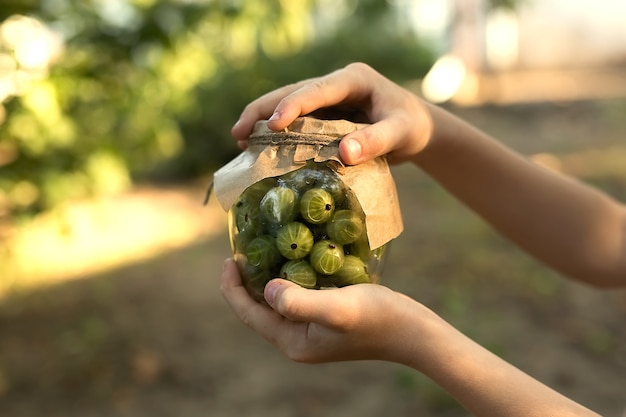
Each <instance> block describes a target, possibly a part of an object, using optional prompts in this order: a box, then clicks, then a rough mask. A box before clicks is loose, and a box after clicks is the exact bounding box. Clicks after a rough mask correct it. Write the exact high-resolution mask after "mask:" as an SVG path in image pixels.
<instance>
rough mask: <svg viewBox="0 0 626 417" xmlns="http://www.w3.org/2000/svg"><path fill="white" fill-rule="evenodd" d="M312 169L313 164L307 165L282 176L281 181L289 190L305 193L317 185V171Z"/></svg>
mask: <svg viewBox="0 0 626 417" xmlns="http://www.w3.org/2000/svg"><path fill="white" fill-rule="evenodd" d="M312 167H313V164H310V163H307V165H305V166H304V167H302V168H299V169H297V170H295V171H291V172H288V173H286V174H284V175H282V176H281V177H280V180H279V181H280V182H281V183H282V184H284V185H286V186H287V187H289V188H292V189H294V190H298V192H300V193H304V192H305V191H306V190H308V189H309V188H311V187H313V186H314V185H315V184H316V183H317V179H316V177H318V174H317V170H316V169H314V168H312Z"/></svg>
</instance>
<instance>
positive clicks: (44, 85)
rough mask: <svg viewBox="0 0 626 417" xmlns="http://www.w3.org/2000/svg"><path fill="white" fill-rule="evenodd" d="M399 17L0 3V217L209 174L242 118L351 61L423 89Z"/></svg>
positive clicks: (163, 0)
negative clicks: (264, 97)
mask: <svg viewBox="0 0 626 417" xmlns="http://www.w3.org/2000/svg"><path fill="white" fill-rule="evenodd" d="M515 3H516V0H490V2H488V3H487V4H486V5H487V6H488V7H510V6H511V5H514V4H515ZM403 4H404V3H403V2H400V1H396V2H394V1H388V0H361V1H357V0H341V1H339V0H337V1H331V0H290V1H287V0H280V1H278V0H274V1H264V0H246V1H243V0H42V1H33V0H4V1H3V5H2V8H1V9H0V24H3V25H2V26H0V29H2V30H0V216H7V215H9V216H15V215H22V214H33V213H37V212H39V211H42V210H46V209H50V208H53V207H55V206H57V205H59V204H61V203H62V202H64V201H67V200H69V199H73V198H81V197H85V196H94V195H100V194H102V193H108V192H115V191H119V190H123V189H126V188H128V187H129V186H130V185H131V184H132V183H133V182H135V181H140V180H181V179H183V180H184V179H189V178H195V177H198V176H202V175H204V174H207V173H210V172H211V171H213V170H214V169H216V168H217V167H219V166H220V165H222V164H223V163H225V162H226V161H227V160H229V159H230V158H232V157H233V156H234V155H235V154H236V152H238V151H237V149H236V148H235V145H234V142H233V141H232V139H231V138H230V133H229V131H230V127H231V125H232V124H233V123H234V121H236V119H237V117H238V115H239V113H240V112H241V110H242V109H243V107H244V106H245V105H246V104H247V103H248V102H250V101H251V100H252V99H254V98H256V97H258V96H259V95H261V94H263V93H265V92H267V91H269V90H271V89H273V88H276V87H278V86H280V85H283V84H285V83H289V82H293V81H297V80H300V79H303V78H307V77H313V76H317V75H320V74H324V73H327V72H330V71H332V70H335V69H337V68H339V67H342V66H344V65H346V64H348V63H350V62H354V61H363V62H367V63H368V64H370V65H372V66H373V67H375V68H376V69H378V70H379V71H381V72H382V73H384V74H386V75H387V76H389V77H390V78H391V79H393V80H394V81H397V82H402V81H406V80H408V79H412V78H418V77H420V76H422V75H423V74H424V73H425V72H426V71H427V69H428V68H429V67H430V65H431V63H432V61H433V59H434V56H433V53H432V52H431V51H430V49H429V46H428V45H425V44H423V43H422V42H420V39H418V38H417V36H416V34H415V31H414V30H413V28H412V27H411V24H410V22H409V21H408V20H407V17H406V15H405V14H404V13H403V9H402V7H403V6H402V5H403ZM404 6H406V4H404ZM25 16H28V18H25ZM3 22H4V23H3ZM7 22H13V23H16V22H17V23H19V24H18V25H13V29H15V27H16V26H19V25H20V24H21V26H22V31H21V32H20V31H17V32H16V31H15V30H13V32H15V33H17V35H16V34H15V33H13V34H11V33H9V31H8V30H6V29H7V27H8V26H9V25H8V24H7ZM24 28H26V29H25V30H24ZM35 31H39V32H41V33H43V34H44V35H46V36H47V37H49V38H50V39H44V40H46V42H48V43H46V44H44V46H43V49H42V45H41V42H40V44H37V43H36V42H35V43H34V45H35V49H33V47H32V45H33V42H32V41H33V39H34V32H35ZM41 33H40V35H41ZM16 37H17V38H19V39H18V41H31V42H30V45H31V47H30V49H28V50H27V51H26V52H28V54H29V55H28V54H27V55H26V56H24V53H23V51H20V50H18V46H16V42H17V41H16V40H15V39H14V38H16ZM35 40H39V41H41V40H42V39H40V38H38V39H35ZM55 42H56V43H55ZM36 48H39V49H36ZM22 49H24V48H22ZM46 53H47V54H49V55H50V56H49V57H48V58H49V61H50V62H46V64H47V65H46V66H43V67H42V66H41V65H40V64H41V62H40V61H42V60H43V59H44V57H45V54H46ZM33 60H34V61H33ZM33 62H34V63H33ZM37 65H40V66H37ZM7 80H8V81H10V82H11V83H12V85H13V88H14V89H15V90H17V92H13V93H14V94H12V95H11V94H7V93H6V92H5V94H4V95H3V88H5V86H6V82H7Z"/></svg>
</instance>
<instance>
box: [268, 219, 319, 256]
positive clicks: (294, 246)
mask: <svg viewBox="0 0 626 417" xmlns="http://www.w3.org/2000/svg"><path fill="white" fill-rule="evenodd" d="M276 247H277V248H278V251H279V252H280V253H281V254H282V255H283V256H284V257H285V258H287V259H300V258H304V257H305V256H306V255H308V254H309V252H310V251H311V248H312V247H313V233H311V230H310V229H309V228H308V227H307V226H306V225H305V224H304V223H300V222H291V223H288V224H286V225H285V226H283V227H281V228H280V229H278V232H277V233H276Z"/></svg>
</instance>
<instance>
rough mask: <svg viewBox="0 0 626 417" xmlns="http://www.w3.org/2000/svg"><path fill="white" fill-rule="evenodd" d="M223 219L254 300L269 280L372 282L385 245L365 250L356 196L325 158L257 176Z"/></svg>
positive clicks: (312, 284)
mask: <svg viewBox="0 0 626 417" xmlns="http://www.w3.org/2000/svg"><path fill="white" fill-rule="evenodd" d="M228 217H229V234H230V240H231V246H232V250H233V254H234V258H235V261H236V262H237V265H238V267H239V271H240V273H241V275H242V280H243V283H244V286H245V287H246V289H247V290H248V292H249V293H250V294H251V295H252V296H253V297H254V298H255V299H257V300H262V299H263V290H264V288H265V284H267V282H268V281H269V280H271V279H272V278H284V279H287V280H290V281H293V282H295V283H296V284H299V285H301V286H302V287H305V288H315V289H323V288H333V287H343V286H346V285H352V284H359V283H378V282H379V280H380V276H381V273H382V268H383V265H384V260H385V255H386V253H387V247H388V245H389V244H388V243H387V244H384V245H382V246H380V247H378V248H375V249H374V250H372V248H370V246H369V242H368V238H367V232H366V222H365V214H364V213H363V210H362V209H361V207H360V205H359V202H358V199H357V198H356V197H355V196H354V195H352V193H351V191H350V190H349V189H348V188H347V187H346V186H345V184H344V183H343V182H342V180H341V178H340V176H339V174H338V173H337V172H335V171H333V169H332V168H331V167H330V166H329V165H327V164H325V163H316V162H313V161H309V162H307V163H306V165H305V166H303V167H301V168H298V169H296V170H294V171H291V172H289V173H287V174H284V175H281V176H278V177H270V178H265V179H263V180H261V181H258V182H257V183H255V184H253V185H251V186H250V187H248V188H247V189H246V190H245V191H244V192H243V193H242V194H241V195H240V196H239V198H238V199H237V201H236V202H235V203H234V204H233V206H232V207H231V209H230V210H229V212H228Z"/></svg>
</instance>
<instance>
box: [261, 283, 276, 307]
mask: <svg viewBox="0 0 626 417" xmlns="http://www.w3.org/2000/svg"><path fill="white" fill-rule="evenodd" d="M279 288H280V283H279V282H277V281H270V282H269V283H268V284H267V285H266V286H265V290H264V291H263V295H264V296H265V301H267V303H268V304H269V305H272V306H273V305H274V302H275V301H276V294H277V293H278V289H279Z"/></svg>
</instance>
